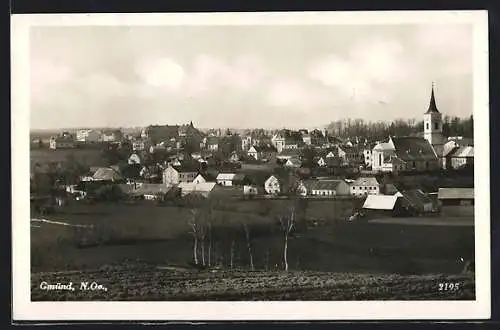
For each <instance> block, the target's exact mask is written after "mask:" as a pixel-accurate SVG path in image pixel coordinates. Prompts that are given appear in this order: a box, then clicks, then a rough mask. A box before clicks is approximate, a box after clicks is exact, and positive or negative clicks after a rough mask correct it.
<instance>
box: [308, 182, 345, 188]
mask: <svg viewBox="0 0 500 330" xmlns="http://www.w3.org/2000/svg"><path fill="white" fill-rule="evenodd" d="M341 183H342V180H307V181H304V185H305V186H306V188H307V189H309V190H335V189H337V186H338V185H339V184H341Z"/></svg>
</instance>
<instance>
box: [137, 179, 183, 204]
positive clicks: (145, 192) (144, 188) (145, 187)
mask: <svg viewBox="0 0 500 330" xmlns="http://www.w3.org/2000/svg"><path fill="white" fill-rule="evenodd" d="M130 186H132V189H131V190H130V191H129V194H130V195H131V196H134V197H140V198H144V199H145V200H158V199H160V198H163V197H164V196H166V195H167V194H171V193H174V194H175V192H177V193H178V195H179V196H180V191H179V189H178V188H177V187H174V186H166V185H164V184H161V183H158V184H157V183H142V184H138V185H130Z"/></svg>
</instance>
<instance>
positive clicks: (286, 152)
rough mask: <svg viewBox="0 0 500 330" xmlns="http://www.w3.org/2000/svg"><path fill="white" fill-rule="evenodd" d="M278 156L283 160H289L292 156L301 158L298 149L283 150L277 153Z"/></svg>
mask: <svg viewBox="0 0 500 330" xmlns="http://www.w3.org/2000/svg"><path fill="white" fill-rule="evenodd" d="M276 158H277V159H279V160H282V161H287V160H289V159H290V158H300V153H299V151H298V150H283V151H281V152H280V153H278V154H277V155H276Z"/></svg>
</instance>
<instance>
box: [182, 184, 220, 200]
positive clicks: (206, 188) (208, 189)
mask: <svg viewBox="0 0 500 330" xmlns="http://www.w3.org/2000/svg"><path fill="white" fill-rule="evenodd" d="M179 188H180V189H181V194H182V196H186V195H188V194H192V193H198V194H200V195H202V196H204V197H208V196H209V195H210V193H212V192H213V191H214V190H215V189H217V184H216V183H215V182H205V183H193V182H181V183H179Z"/></svg>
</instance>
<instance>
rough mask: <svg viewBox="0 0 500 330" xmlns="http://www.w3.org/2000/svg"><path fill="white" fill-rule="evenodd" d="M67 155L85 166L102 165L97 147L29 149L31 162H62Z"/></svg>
mask: <svg viewBox="0 0 500 330" xmlns="http://www.w3.org/2000/svg"><path fill="white" fill-rule="evenodd" d="M69 155H72V156H74V157H75V160H76V161H78V162H80V163H82V164H85V165H87V166H104V165H105V164H104V162H103V158H102V156H101V151H100V150H99V149H56V150H51V149H46V148H44V149H31V150H30V160H31V163H32V164H34V163H39V164H44V163H50V162H63V161H65V160H66V159H67V157H68V156H69Z"/></svg>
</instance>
